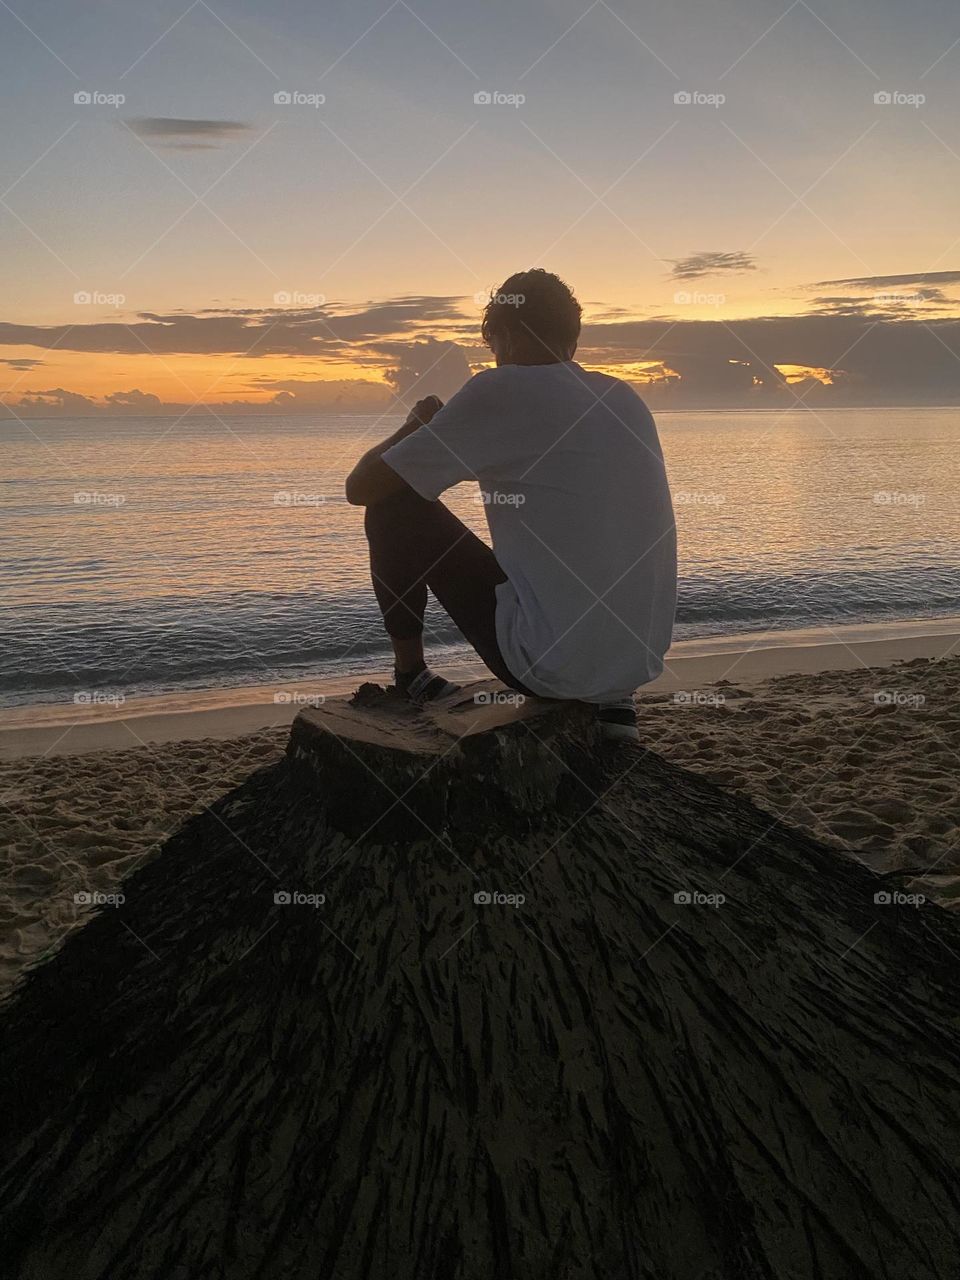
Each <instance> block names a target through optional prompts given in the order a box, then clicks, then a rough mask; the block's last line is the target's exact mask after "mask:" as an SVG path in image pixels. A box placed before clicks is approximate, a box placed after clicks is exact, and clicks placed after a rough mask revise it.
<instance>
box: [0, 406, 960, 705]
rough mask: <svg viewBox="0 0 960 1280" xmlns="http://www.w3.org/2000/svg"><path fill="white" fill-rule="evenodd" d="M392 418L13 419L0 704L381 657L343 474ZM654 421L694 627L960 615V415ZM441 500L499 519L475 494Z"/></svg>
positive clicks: (4, 437)
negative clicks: (485, 510) (485, 509)
mask: <svg viewBox="0 0 960 1280" xmlns="http://www.w3.org/2000/svg"><path fill="white" fill-rule="evenodd" d="M397 421H398V419H381V418H376V417H373V416H358V415H355V414H350V415H347V414H335V413H322V414H314V415H298V416H296V417H292V416H291V417H279V416H273V417H251V416H236V417H225V418H222V419H219V420H218V419H215V418H212V417H210V416H206V415H204V416H190V417H188V418H185V419H183V420H181V421H177V420H175V419H165V418H143V419H136V418H121V417H111V418H102V419H97V418H59V419H55V420H54V419H46V420H32V421H30V422H28V423H26V424H23V423H20V422H17V421H15V420H13V421H4V422H3V423H0V462H2V465H0V486H2V487H0V506H2V511H3V516H4V519H3V521H2V527H0V590H2V606H3V607H2V610H0V619H2V624H0V625H2V633H3V644H2V647H0V705H5V706H22V705H24V704H31V703H40V702H43V703H56V702H70V701H75V702H81V703H82V702H84V701H96V702H103V701H105V700H109V699H110V697H111V696H112V697H119V696H120V695H122V696H123V697H130V696H135V695H145V694H161V693H169V692H175V691H185V690H189V689H199V688H215V687H226V686H239V685H246V684H257V685H264V684H270V683H271V682H278V683H289V682H293V681H296V680H308V679H311V678H316V677H320V676H329V675H337V676H341V675H344V674H346V673H348V672H350V673H354V672H355V673H357V674H358V675H361V674H363V673H364V672H368V671H372V670H378V669H379V670H382V669H383V668H384V667H385V666H386V665H387V659H388V652H389V650H388V646H387V644H386V642H385V637H384V635H383V632H382V628H381V626H380V622H379V615H378V613H377V609H376V604H375V602H374V599H373V594H372V592H371V590H370V587H369V582H368V578H367V561H366V544H365V540H364V536H363V516H362V512H361V511H359V510H358V509H356V508H353V507H350V506H349V505H348V504H347V503H346V502H345V501H344V498H343V480H344V476H345V475H346V473H347V472H348V471H349V469H350V468H351V467H352V465H353V463H354V461H355V459H356V458H357V457H358V456H359V454H360V453H362V452H363V451H364V450H365V449H366V448H368V447H369V446H370V445H371V444H373V443H375V441H377V440H379V439H380V438H382V437H383V436H385V435H387V434H389V432H390V431H392V430H394V428H395V426H396V424H397ZM657 421H658V426H659V428H660V434H661V439H662V442H663V448H664V453H665V455H666V459H667V466H668V469H669V474H670V480H671V485H672V488H673V493H674V502H675V505H676V512H677V524H678V533H679V548H680V575H681V580H680V603H679V611H678V615H677V626H676V632H675V635H676V637H677V638H678V639H686V638H692V637H704V636H710V635H730V634H733V633H736V632H758V631H767V630H770V631H777V630H784V629H791V628H795V627H810V626H821V627H832V626H839V625H843V624H847V623H860V622H879V621H884V620H900V619H907V618H932V617H937V616H947V615H950V614H956V613H960V503H958V500H957V494H958V491H960V411H958V410H956V409H899V408H898V409H869V410H853V409H849V410H846V409H844V410H836V409H835V410H829V411H817V412H816V413H813V412H807V411H805V410H802V409H801V410H793V411H790V412H787V413H783V412H772V411H770V412H768V411H759V410H751V411H724V412H664V413H660V414H658V415H657ZM445 500H446V501H448V502H449V504H450V505H451V506H452V507H453V509H454V510H455V511H456V512H457V514H458V515H459V516H460V517H461V518H462V519H464V520H465V521H466V522H467V523H468V524H469V525H471V526H472V527H473V528H475V529H477V530H478V531H481V532H483V531H485V521H484V516H483V508H482V506H481V505H480V503H479V501H478V498H477V494H476V487H475V486H471V485H462V486H460V487H459V488H458V489H456V490H454V491H452V493H450V494H448V495H447V496H446V498H445ZM427 628H428V635H429V639H430V641H431V644H432V645H433V647H434V649H439V650H441V654H440V657H441V658H443V657H445V656H446V657H452V656H457V657H458V658H459V657H466V656H467V652H468V651H467V650H466V649H465V647H464V646H463V644H462V641H460V638H459V634H458V632H457V631H456V629H455V628H454V627H453V626H452V625H451V624H450V623H449V622H448V621H447V620H446V618H445V616H444V615H443V614H442V613H441V612H440V611H439V610H438V609H437V608H436V606H435V605H434V604H433V603H432V602H431V608H430V610H429V612H428V616H427ZM438 665H442V663H441V664H438Z"/></svg>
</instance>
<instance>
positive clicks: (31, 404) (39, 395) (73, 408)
mask: <svg viewBox="0 0 960 1280" xmlns="http://www.w3.org/2000/svg"><path fill="white" fill-rule="evenodd" d="M17 407H18V408H21V409H44V410H47V411H49V410H51V409H52V410H60V411H61V412H65V413H77V414H80V413H82V412H83V411H86V412H89V411H90V410H95V409H97V407H98V406H97V402H96V401H95V400H91V399H90V397H89V396H82V395H80V393H79V392H77V391H66V390H64V388H63V387H53V388H52V389H51V390H49V391H28V392H26V394H25V395H23V396H22V397H21V398H20V400H19V401H18V404H17Z"/></svg>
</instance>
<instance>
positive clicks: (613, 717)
mask: <svg viewBox="0 0 960 1280" xmlns="http://www.w3.org/2000/svg"><path fill="white" fill-rule="evenodd" d="M597 723H598V724H599V725H600V737H601V738H603V739H604V740H605V741H608V742H639V741H640V730H639V729H638V728H637V709H636V707H635V706H634V705H633V699H632V698H621V699H620V700H619V701H618V702H598V703H597Z"/></svg>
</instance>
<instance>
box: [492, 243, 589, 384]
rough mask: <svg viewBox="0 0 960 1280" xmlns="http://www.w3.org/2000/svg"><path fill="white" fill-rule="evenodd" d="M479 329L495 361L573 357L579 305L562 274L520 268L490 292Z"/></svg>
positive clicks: (550, 360)
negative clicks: (561, 276)
mask: <svg viewBox="0 0 960 1280" xmlns="http://www.w3.org/2000/svg"><path fill="white" fill-rule="evenodd" d="M480 332H481V333H482V335H483V340H484V342H485V343H486V344H487V346H488V347H489V348H490V350H491V351H492V352H493V354H494V355H495V356H496V358H497V364H554V363H556V362H557V361H558V360H572V359H573V353H574V352H575V351H576V349H577V339H578V338H579V337H580V303H579V302H578V301H577V300H576V298H575V297H574V296H573V291H572V290H571V288H570V287H569V285H566V284H564V282H563V281H562V280H561V279H560V277H559V276H555V275H552V274H551V273H550V272H549V271H544V270H543V268H542V267H535V268H533V269H532V270H530V271H518V272H517V273H516V274H515V275H512V276H509V277H508V278H507V279H506V280H504V282H503V284H502V285H501V286H500V287H499V289H497V290H495V291H494V292H493V293H492V294H491V295H490V301H489V302H488V303H487V305H486V308H485V309H484V312H483V324H482V325H481V328H480Z"/></svg>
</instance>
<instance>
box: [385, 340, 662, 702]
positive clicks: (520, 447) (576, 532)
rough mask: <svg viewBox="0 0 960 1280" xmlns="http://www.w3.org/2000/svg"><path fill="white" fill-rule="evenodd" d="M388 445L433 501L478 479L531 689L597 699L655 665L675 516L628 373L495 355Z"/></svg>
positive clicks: (502, 597) (506, 623)
mask: <svg viewBox="0 0 960 1280" xmlns="http://www.w3.org/2000/svg"><path fill="white" fill-rule="evenodd" d="M382 457H383V460H384V462H386V463H387V465H388V466H389V467H390V468H391V469H392V470H393V471H395V472H396V473H397V475H399V476H400V477H401V478H402V479H403V480H405V481H406V483H407V484H408V485H410V487H411V488H412V489H414V490H415V491H416V492H417V493H419V494H420V495H421V497H424V498H427V499H428V500H430V501H433V500H434V499H436V498H438V497H439V496H440V494H441V493H443V491H444V490H445V489H449V488H450V487H451V485H455V484H459V483H460V481H462V480H474V479H475V480H477V481H478V483H479V485H480V490H481V494H482V495H483V501H484V505H485V509H486V515H487V524H488V525H489V528H490V536H491V539H492V541H493V550H494V553H495V555H496V557H497V560H498V561H499V563H500V566H501V568H502V569H503V571H504V573H505V574H506V575H507V581H506V582H504V583H501V585H500V586H499V587H497V611H496V628H497V640H498V642H499V644H500V650H501V653H502V654H503V657H504V660H505V661H506V664H507V666H508V667H509V668H510V670H511V671H512V672H513V674H514V675H515V676H516V677H517V678H518V679H519V680H520V681H521V682H522V683H523V684H525V685H526V686H527V687H528V688H529V689H531V690H532V691H533V692H534V693H538V694H541V695H543V696H545V697H552V698H576V699H582V700H583V701H588V702H601V701H605V700H613V699H616V698H622V697H624V696H629V694H631V693H632V692H633V690H634V689H636V688H637V686H638V685H642V684H645V683H646V682H647V681H649V680H653V679H654V678H655V677H656V676H657V675H659V674H660V672H661V671H662V669H663V655H664V654H665V653H666V651H667V648H668V647H669V645H670V637H671V632H672V628H673V615H674V609H675V606H676V588H677V550H676V529H675V525H674V519H673V507H672V505H671V502H670V491H669V488H668V485H667V477H666V471H665V469H664V464H663V455H662V453H661V451H660V441H659V439H658V438H657V430H656V427H655V426H654V422H653V418H652V416H651V414H650V411H649V409H648V408H647V406H646V405H645V404H644V403H643V401H642V400H641V399H640V397H639V396H638V395H637V394H636V392H635V391H634V390H633V389H632V388H631V387H629V386H628V385H627V384H626V383H625V382H621V381H620V380H619V379H617V378H611V377H608V376H607V375H606V374H603V373H592V372H588V371H587V370H585V369H582V368H581V367H580V365H579V364H577V363H575V362H574V361H572V360H569V361H566V362H564V363H559V364H544V365H515V364H511V365H502V366H500V367H498V368H496V369H489V370H486V371H485V372H483V373H480V374H477V375H476V377H473V378H471V379H470V381H469V382H468V383H466V385H465V386H464V387H463V388H462V389H461V390H460V391H458V392H457V394H456V395H455V396H453V397H452V398H451V399H450V400H449V401H448V402H447V404H446V405H445V406H444V407H443V409H441V410H440V412H439V413H437V414H436V416H435V417H434V418H433V420H432V422H430V423H429V424H428V425H426V426H423V427H420V428H419V429H418V430H416V431H414V432H413V433H412V434H411V435H409V436H407V437H406V439H404V440H401V441H400V443H399V444H395V445H393V446H392V447H391V448H389V449H387V450H386V451H385V452H384V453H383V455H382Z"/></svg>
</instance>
